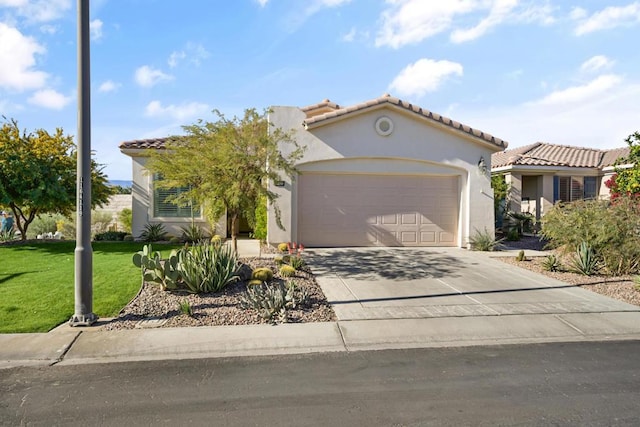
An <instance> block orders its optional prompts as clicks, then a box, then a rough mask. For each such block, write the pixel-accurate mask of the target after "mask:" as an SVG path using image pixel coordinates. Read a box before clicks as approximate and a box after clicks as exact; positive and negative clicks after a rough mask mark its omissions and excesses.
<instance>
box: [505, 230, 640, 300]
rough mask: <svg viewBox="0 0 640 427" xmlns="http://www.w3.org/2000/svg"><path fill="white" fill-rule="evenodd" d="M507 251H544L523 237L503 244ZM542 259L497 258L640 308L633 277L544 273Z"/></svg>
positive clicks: (638, 288) (639, 289)
mask: <svg viewBox="0 0 640 427" xmlns="http://www.w3.org/2000/svg"><path fill="white" fill-rule="evenodd" d="M504 243H505V245H506V246H507V248H508V249H524V250H527V249H531V250H544V245H545V244H544V242H540V240H539V239H538V238H536V237H524V238H523V239H521V240H520V241H517V242H504ZM548 253H549V255H551V254H555V255H556V256H560V254H559V253H558V252H557V251H552V250H548ZM544 258H545V257H544V256H542V257H527V260H526V261H520V262H519V261H516V259H515V257H512V256H511V257H497V259H499V260H500V261H503V262H506V263H508V264H512V265H515V266H517V267H520V268H526V269H527V270H531V271H535V272H536V273H540V274H544V275H545V276H548V277H552V278H554V279H557V280H560V281H562V282H565V283H568V284H571V285H576V286H579V287H581V288H583V289H587V290H589V291H592V292H596V293H599V294H601V295H605V296H608V297H610V298H615V299H617V300H620V301H624V302H627V303H629V304H633V305H638V306H640V286H639V285H636V284H635V283H634V281H633V276H617V277H614V276H585V275H583V274H578V273H572V272H569V271H556V272H552V271H546V270H545V269H544V268H542V265H541V264H542V261H543V260H544ZM567 264H568V258H567V257H564V259H563V265H565V266H566V265H567Z"/></svg>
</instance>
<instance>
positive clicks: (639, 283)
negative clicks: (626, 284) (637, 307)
mask: <svg viewBox="0 0 640 427" xmlns="http://www.w3.org/2000/svg"><path fill="white" fill-rule="evenodd" d="M633 283H634V285H633V287H634V288H635V290H636V291H638V292H640V276H634V277H633Z"/></svg>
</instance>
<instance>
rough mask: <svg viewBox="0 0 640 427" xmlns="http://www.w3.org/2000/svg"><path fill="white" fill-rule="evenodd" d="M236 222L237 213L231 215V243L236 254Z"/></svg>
mask: <svg viewBox="0 0 640 427" xmlns="http://www.w3.org/2000/svg"><path fill="white" fill-rule="evenodd" d="M237 222H238V214H233V215H231V244H232V245H233V250H234V252H235V253H236V255H237V254H238V232H237V231H236V223H237Z"/></svg>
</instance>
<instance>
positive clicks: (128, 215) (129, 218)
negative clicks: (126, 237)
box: [118, 208, 133, 233]
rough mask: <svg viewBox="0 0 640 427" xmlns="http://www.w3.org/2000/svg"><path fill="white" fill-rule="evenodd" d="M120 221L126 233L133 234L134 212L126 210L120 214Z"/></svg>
mask: <svg viewBox="0 0 640 427" xmlns="http://www.w3.org/2000/svg"><path fill="white" fill-rule="evenodd" d="M118 221H120V224H122V228H124V231H126V232H128V233H131V224H133V211H132V210H131V209H129V208H124V209H122V210H121V211H120V212H118Z"/></svg>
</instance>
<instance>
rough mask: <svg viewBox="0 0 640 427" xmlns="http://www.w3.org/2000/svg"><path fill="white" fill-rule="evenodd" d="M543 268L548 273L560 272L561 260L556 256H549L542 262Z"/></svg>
mask: <svg viewBox="0 0 640 427" xmlns="http://www.w3.org/2000/svg"><path fill="white" fill-rule="evenodd" d="M541 266H542V268H543V269H544V270H546V271H560V270H561V269H562V264H561V263H560V259H559V258H558V257H557V256H555V255H549V256H547V257H545V259H544V260H543V261H542V263H541Z"/></svg>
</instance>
